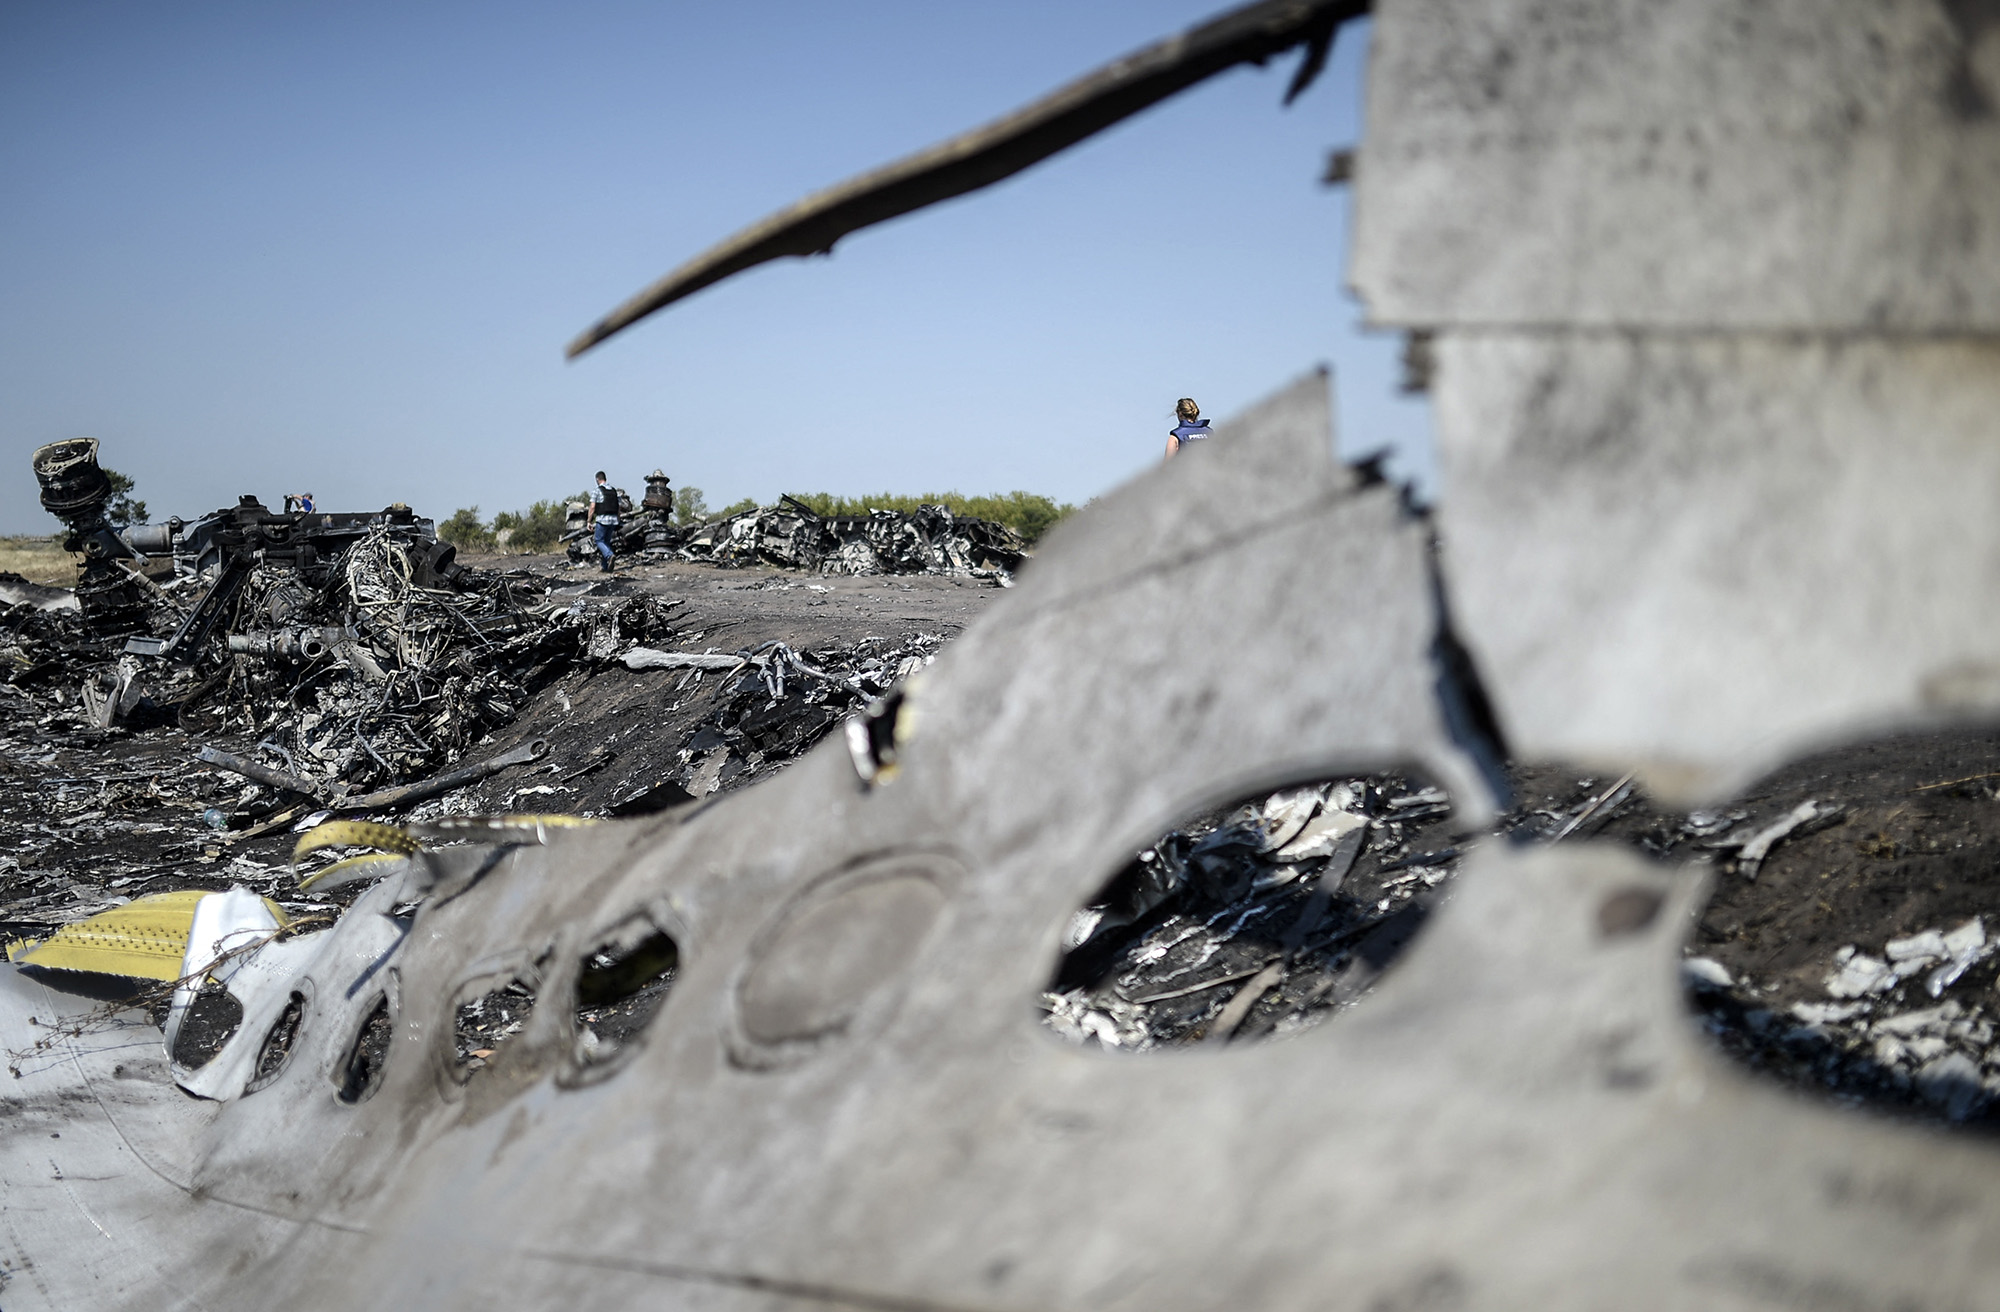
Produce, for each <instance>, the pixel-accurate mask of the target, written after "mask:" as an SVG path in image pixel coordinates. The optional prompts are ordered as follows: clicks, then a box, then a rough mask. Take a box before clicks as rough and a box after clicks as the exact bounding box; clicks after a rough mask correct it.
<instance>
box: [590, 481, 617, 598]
mask: <svg viewBox="0 0 2000 1312" xmlns="http://www.w3.org/2000/svg"><path fill="white" fill-rule="evenodd" d="M585 518H586V522H588V523H589V525H590V528H591V538H592V540H593V541H595V542H596V543H597V554H598V556H599V557H600V558H601V562H602V563H600V564H599V565H598V568H599V569H601V570H603V571H604V572H605V573H606V574H609V573H610V572H611V555H612V552H611V536H612V534H614V533H616V532H617V531H618V493H617V492H616V491H615V490H613V489H612V488H611V487H610V486H608V485H607V484H606V483H605V481H604V471H603V470H601V469H600V470H598V471H597V486H596V487H594V488H592V489H590V511H589V513H588V515H587V516H586V517H585Z"/></svg>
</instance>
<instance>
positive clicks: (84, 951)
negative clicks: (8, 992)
mask: <svg viewBox="0 0 2000 1312" xmlns="http://www.w3.org/2000/svg"><path fill="white" fill-rule="evenodd" d="M210 891H211V890H209V889H202V888H189V889H183V890H181V891H180V892H177V893H155V894H153V895H151V896H150V897H141V898H134V899H133V900H132V901H130V902H127V903H126V904H125V905H124V906H119V907H112V908H111V909H110V910H109V911H100V912H98V913H97V914H96V915H94V916H90V917H88V918H86V919H83V920H79V921H77V922H76V923H75V924H73V925H64V926H63V927H62V928H61V929H58V930H57V931H56V932H55V933H53V934H51V935H49V936H48V937H47V938H45V939H41V940H39V941H37V942H17V943H11V944H9V945H8V947H7V959H8V960H9V961H12V962H14V963H16V964H17V965H23V966H42V967H45V968H47V969H50V970H85V971H90V972H91V973H93V974H97V975H123V976H126V977H128V978H132V979H162V980H174V979H179V978H180V977H181V960H182V958H184V957H185V956H186V955H187V942H188V932H189V931H190V930H191V929H192V928H193V927H194V907H195V903H197V902H199V901H201V900H202V899H203V898H205V897H207V896H208V895H209V893H210ZM264 904H265V905H266V906H268V907H270V908H271V913H272V914H273V915H274V916H276V917H277V918H278V923H279V924H284V923H285V919H286V917H285V913H284V912H283V911H282V910H280V909H279V907H278V904H277V903H275V902H272V901H271V900H270V899H269V898H266V899H265V901H264Z"/></svg>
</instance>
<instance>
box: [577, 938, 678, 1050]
mask: <svg viewBox="0 0 2000 1312" xmlns="http://www.w3.org/2000/svg"><path fill="white" fill-rule="evenodd" d="M680 961H681V954H680V945H679V944H677V943H676V942H675V941H674V938H673V936H672V935H671V934H669V933H667V931H666V930H664V929H661V928H660V927H659V926H658V925H657V924H655V923H654V922H653V920H652V919H651V918H650V917H647V916H643V915H641V916H634V917H632V918H631V919H629V920H626V921H624V922H623V923H621V924H620V925H619V926H618V927H617V928H615V929H613V930H612V931H611V932H610V933H608V934H606V935H604V936H603V937H602V938H600V939H599V940H598V941H597V943H596V944H595V945H594V946H593V947H592V948H591V949H590V950H589V951H588V952H586V953H584V956H583V961H582V963H581V964H580V966H579V968H578V971H577V977H576V1003H575V1007H574V1010H573V1015H574V1019H575V1024H576V1048H575V1052H576V1060H577V1064H578V1065H579V1066H583V1067H593V1066H599V1067H601V1066H606V1065H608V1064H609V1063H611V1062H612V1061H613V1060H614V1059H615V1058H617V1057H618V1056H619V1055H620V1054H622V1053H624V1052H626V1051H628V1050H630V1049H631V1048H632V1047H633V1046H634V1045H636V1044H637V1043H638V1042H639V1040H640V1037H641V1035H642V1034H643V1033H644V1031H645V1029H646V1026H647V1025H648V1024H649V1023H651V1021H652V1019H653V1018H654V1016H656V1015H658V1014H659V1010H660V1007H661V1005H662V1004H663V1003H665V1002H666V1000H667V994H668V993H669V992H671V991H672V990H673V986H674V980H675V978H676V977H677V976H678V975H679V973H680Z"/></svg>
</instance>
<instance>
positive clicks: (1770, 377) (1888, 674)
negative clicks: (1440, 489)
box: [1435, 333, 2000, 800]
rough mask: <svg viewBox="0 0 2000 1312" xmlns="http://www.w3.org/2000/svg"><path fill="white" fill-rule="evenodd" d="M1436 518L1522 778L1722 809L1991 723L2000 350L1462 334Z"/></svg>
mask: <svg viewBox="0 0 2000 1312" xmlns="http://www.w3.org/2000/svg"><path fill="white" fill-rule="evenodd" d="M1438 362H1439V363H1438V371H1437V380H1436V384H1435V390H1436V397H1437V410H1436V415H1437V434H1438V446H1439V453H1440V466H1441V469H1442V472H1443V476H1444V480H1445V482H1446V485H1447V487H1448V488H1449V491H1448V493H1447V494H1446V496H1445V498H1444V499H1443V501H1442V503H1441V505H1440V508H1439V521H1440V525H1441V529H1442V534H1443V537H1444V540H1445V542H1446V544H1447V545H1446V554H1447V557H1448V573H1449V576H1450V579H1451V583H1452V597H1453V601H1454V603H1455V606H1456V608H1457V611H1458V618H1459V620H1460V628H1461V631H1462V633H1463V635H1464V637H1465V641H1466V642H1467V644H1468V645H1469V646H1470V647H1471V648H1472V650H1473V652H1474V654H1475V656H1476V657H1477V658H1478V660H1479V664H1480V668H1481V671H1482V673H1483V675H1484V677H1485V679H1486V681H1487V685H1488V687H1489V689H1490V690H1491V691H1492V692H1493V693H1494V695H1495V697H1496V700H1497V701H1498V704H1499V705H1500V706H1501V707H1502V715H1503V719H1504V722H1505V728H1506V731H1507V733H1508V736H1509V739H1510V742H1511V743H1512V745H1513V746H1514V748H1515V750H1516V751H1517V752H1520V753H1521V754H1522V755H1524V756H1525V757H1528V758H1530V759H1567V760H1578V761H1585V762H1590V763H1593V764H1597V763H1603V764H1609V765H1615V766H1618V767H1620V768H1626V767H1629V766H1636V767H1638V768H1640V769H1641V770H1642V771H1643V772H1644V774H1645V776H1646V778H1647V780H1648V782H1649V783H1650V784H1651V785H1652V786H1653V787H1654V788H1655V790H1656V791H1657V792H1659V793H1661V794H1662V795H1667V796H1678V797H1682V798H1686V799H1689V800H1694V799H1715V798H1719V797H1721V796H1724V795H1726V794H1728V793H1729V792H1730V791H1731V790H1733V789H1736V788H1738V787H1740V786H1741V785H1743V784H1745V783H1747V782H1748V781H1749V780H1750V779H1751V778H1753V777H1755V776H1756V775H1757V774H1759V773H1761V772H1762V771H1763V770H1765V769H1767V768H1770V767H1773V766H1776V765H1778V764H1780V763H1782V762H1783V761H1785V760H1787V759H1790V758H1793V757H1796V756H1798V755H1800V754H1802V753H1803V752H1805V751H1807V750H1809V749H1812V748H1817V747H1820V746H1823V745H1826V744H1829V743H1833V742H1836V741H1843V740H1852V739H1853V738H1855V737H1858V736H1862V735H1866V734H1871V733H1877V732H1882V731H1886V730H1889V729H1895V728H1908V727H1920V726H1923V725H1927V724H1940V723H1945V722H1950V721H1955V720H1961V719H1968V718H1971V719H1977V718H1981V717H1986V716H1991V715H1993V714H1995V713H1996V712H2000V655H1996V653H2000V613H1996V611H1995V610H1994V608H1993V606H1992V605H1991V604H1990V599H1991V598H1993V597H1994V596H1996V595H2000V516H1996V515H1995V514H1994V513H1993V507H1994V506H1995V505H1996V504H2000V343H1995V342H1991V341H1975V340H1960V341H1952V340H1942V341H1939V340H1930V341H1904V340H1894V339H1881V338H1863V339H1856V340H1831V339H1789V338H1778V337H1760V336H1699V337H1690V336H1640V337H1633V336H1627V335H1620V334H1591V333H1577V334H1570V335H1562V336H1558V335H1549V334H1541V335H1529V334H1507V333H1462V334H1461V333H1452V334H1447V335H1445V336H1444V337H1443V338H1441V339H1440V342H1439V348H1438Z"/></svg>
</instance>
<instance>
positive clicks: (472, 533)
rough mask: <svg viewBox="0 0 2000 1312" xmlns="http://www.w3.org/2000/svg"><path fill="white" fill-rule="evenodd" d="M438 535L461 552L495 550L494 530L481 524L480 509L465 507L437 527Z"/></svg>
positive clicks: (452, 513)
mask: <svg viewBox="0 0 2000 1312" xmlns="http://www.w3.org/2000/svg"><path fill="white" fill-rule="evenodd" d="M437 535H438V536H439V537H441V538H443V539H444V540H445V541H446V542H449V543H451V545H453V546H454V547H457V548H458V549H459V550H460V551H491V550H493V530H492V529H490V528H488V527H486V525H485V524H483V523H481V522H480V519H479V507H478V506H465V507H462V508H460V509H458V510H454V511H452V512H451V518H450V519H447V520H445V521H444V522H443V523H442V524H439V525H438V526H437Z"/></svg>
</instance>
